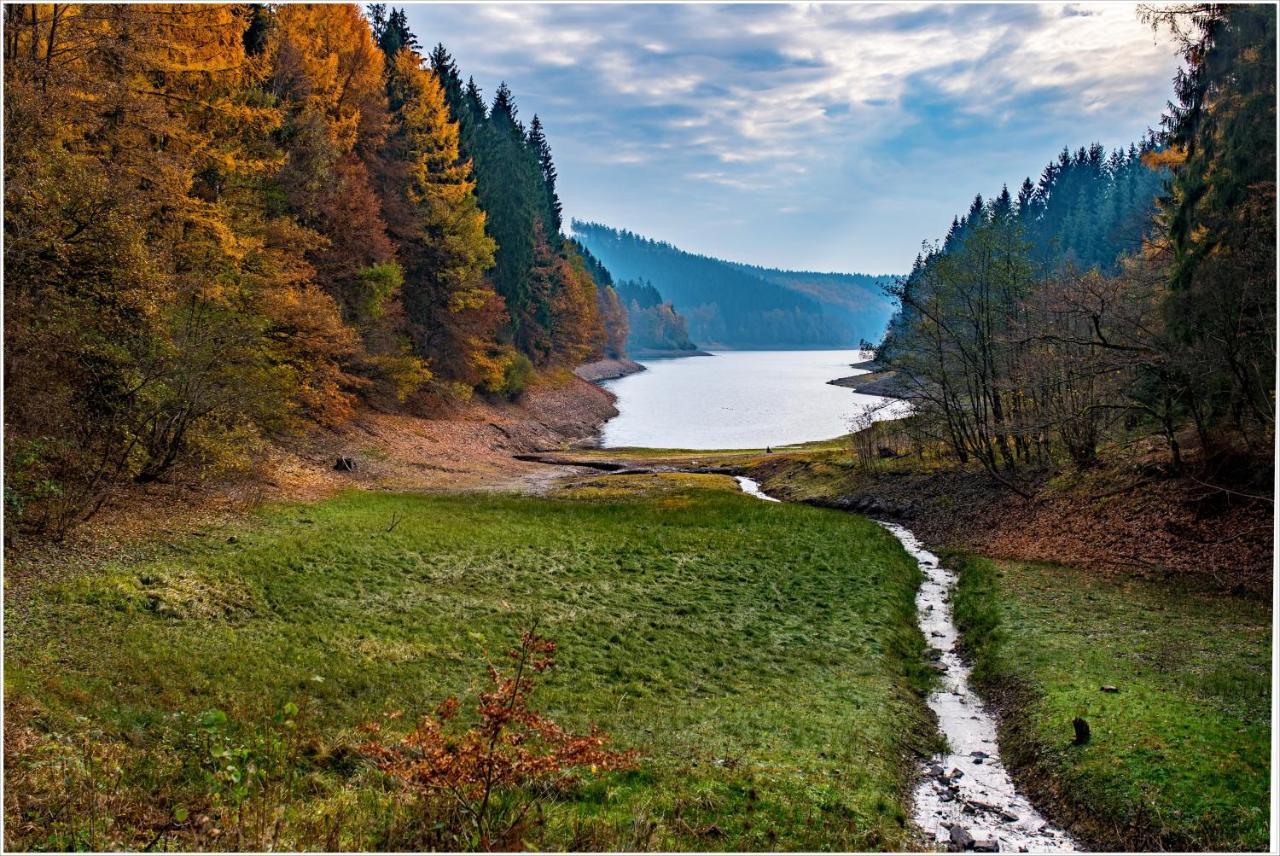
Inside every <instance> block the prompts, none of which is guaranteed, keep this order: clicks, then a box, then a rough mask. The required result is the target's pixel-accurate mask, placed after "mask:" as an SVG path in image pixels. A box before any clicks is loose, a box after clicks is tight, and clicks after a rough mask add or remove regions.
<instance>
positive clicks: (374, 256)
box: [4, 4, 628, 534]
mask: <svg viewBox="0 0 1280 856" xmlns="http://www.w3.org/2000/svg"><path fill="white" fill-rule="evenodd" d="M4 14H5V18H4V23H5V27H4V31H5V36H4V69H5V71H4V73H5V96H4V99H5V100H4V111H5V118H4V122H5V125H4V130H5V138H6V148H5V164H4V169H5V200H4V201H5V234H6V243H5V267H6V275H7V276H6V281H5V289H4V299H5V313H6V317H7V323H6V324H5V355H6V361H5V390H6V392H7V393H8V407H7V409H6V412H5V426H6V429H7V431H6V438H5V449H4V460H5V466H6V473H7V478H6V480H5V508H6V511H7V514H6V517H5V519H6V527H7V529H6V531H10V530H11V529H14V530H16V529H21V530H30V531H41V532H47V533H53V534H57V533H60V532H62V531H65V530H66V529H67V528H68V527H69V526H70V525H72V524H73V523H75V522H76V521H78V520H81V519H83V518H84V517H86V516H87V515H89V514H92V513H93V512H94V511H95V510H96V509H97V508H99V507H100V506H101V505H102V504H103V503H104V502H105V501H106V500H107V499H108V498H109V497H110V496H111V495H112V493H113V491H114V490H115V489H116V488H117V487H118V486H119V485H121V484H126V483H129V482H148V481H154V480H156V479H160V478H162V477H169V476H171V475H173V474H175V473H182V474H184V475H186V476H188V477H195V478H201V477H205V476H207V475H210V474H214V473H218V472H221V471H224V470H226V469H227V468H234V467H236V466H238V465H239V464H240V462H242V461H243V460H244V459H245V458H246V457H247V456H251V455H252V454H253V453H254V450H255V449H257V448H260V447H261V446H262V444H263V443H265V442H267V441H268V440H270V439H271V438H273V437H278V436H282V435H285V434H288V433H289V432H291V431H295V430H297V429H299V428H300V427H305V426H331V425H335V424H340V423H342V422H343V421H345V420H348V419H349V418H351V416H352V414H353V413H354V412H355V410H356V409H357V408H358V407H365V406H371V407H380V408H407V409H408V410H410V411H411V412H420V413H421V412H430V411H431V410H432V409H433V408H438V407H439V406H441V405H442V404H447V403H449V402H457V401H465V400H467V399H469V398H470V397H472V396H473V395H482V396H495V397H499V398H510V397H513V396H517V395H519V394H520V393H521V391H522V390H524V389H525V388H526V387H527V386H528V384H529V383H530V382H531V380H532V379H533V378H534V377H536V376H537V374H538V373H542V372H554V371H557V370H560V369H564V368H568V367H572V366H574V365H576V364H578V363H581V362H584V361H586V360H589V359H592V358H597V357H602V356H618V355H620V354H621V353H622V352H623V350H624V348H625V346H626V340H627V335H628V331H627V321H626V311H625V309H624V308H623V306H622V303H621V301H620V299H619V297H618V295H617V293H616V292H615V291H614V290H613V289H612V288H611V287H610V285H609V284H608V282H599V281H597V279H595V278H593V275H592V272H591V270H590V269H589V268H588V263H587V261H586V260H585V259H584V257H583V255H582V254H581V253H580V251H579V248H578V246H577V245H576V244H575V243H573V242H572V241H569V240H567V239H566V237H565V236H564V234H563V233H562V228H561V225H562V224H561V213H560V202H559V199H558V196H557V193H556V178H557V175H556V167H555V163H554V160H553V158H552V153H551V147H550V144H549V142H548V138H547V132H546V129H545V128H544V127H543V125H542V122H541V120H540V119H539V117H538V116H533V117H532V118H531V120H530V121H529V123H528V125H527V126H526V124H525V123H524V122H523V120H522V119H521V118H520V116H519V112H518V109H517V106H516V102H515V98H514V96H513V94H512V91H511V90H510V88H509V87H507V85H506V84H505V83H504V84H502V85H500V86H499V87H498V89H497V91H496V92H495V93H493V97H492V98H491V99H488V100H486V98H485V97H484V95H483V93H482V92H481V91H480V89H479V87H477V85H476V84H475V82H474V80H472V79H468V80H466V81H465V82H464V81H463V79H462V75H461V72H460V71H459V69H458V68H457V66H456V64H455V63H454V61H453V59H452V58H451V56H450V54H449V53H448V51H447V50H446V49H445V48H444V47H443V45H437V46H436V47H435V48H434V49H433V50H431V51H430V53H429V55H428V53H427V52H426V51H425V50H424V48H423V47H422V46H421V45H420V44H419V42H418V39H417V36H416V35H415V34H414V33H413V32H412V31H411V30H410V28H409V26H408V22H407V17H406V15H405V13H404V11H403V10H397V9H390V10H388V9H387V8H386V6H385V5H383V4H373V5H371V6H369V7H368V9H367V15H366V14H364V13H362V11H361V9H360V8H359V7H357V6H356V5H354V4H336V5H290V4H280V5H265V4H222V5H72V4H36V5H21V6H20V5H9V6H6V7H5V12H4ZM595 267H597V268H598V265H596V266H595Z"/></svg>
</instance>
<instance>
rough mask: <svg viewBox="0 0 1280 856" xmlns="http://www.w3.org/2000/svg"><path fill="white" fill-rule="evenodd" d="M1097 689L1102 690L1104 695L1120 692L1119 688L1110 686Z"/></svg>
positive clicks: (1106, 685)
mask: <svg viewBox="0 0 1280 856" xmlns="http://www.w3.org/2000/svg"><path fill="white" fill-rule="evenodd" d="M1098 689H1100V690H1102V691H1103V692H1104V693H1118V692H1120V688H1119V687H1113V686H1111V684H1103V685H1102V686H1100V687H1098Z"/></svg>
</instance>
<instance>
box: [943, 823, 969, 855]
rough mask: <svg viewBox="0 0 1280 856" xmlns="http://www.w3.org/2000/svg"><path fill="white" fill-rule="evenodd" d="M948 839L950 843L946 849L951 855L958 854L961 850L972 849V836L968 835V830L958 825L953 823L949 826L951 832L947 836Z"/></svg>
mask: <svg viewBox="0 0 1280 856" xmlns="http://www.w3.org/2000/svg"><path fill="white" fill-rule="evenodd" d="M948 838H949V839H950V842H951V843H950V846H949V847H948V848H947V849H948V850H951V851H952V852H953V853H958V852H960V851H961V850H972V849H973V836H972V835H970V834H969V830H967V829H965V828H964V827H963V826H961V825H960V824H958V823H953V824H952V825H951V832H950V834H949V835H948Z"/></svg>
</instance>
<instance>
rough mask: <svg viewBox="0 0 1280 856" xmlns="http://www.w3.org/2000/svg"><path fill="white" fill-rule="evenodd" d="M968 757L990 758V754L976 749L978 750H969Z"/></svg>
mask: <svg viewBox="0 0 1280 856" xmlns="http://www.w3.org/2000/svg"><path fill="white" fill-rule="evenodd" d="M969 757H971V758H990V757H991V756H990V755H988V754H987V753H986V752H983V751H982V750H981V749H978V750H975V751H973V752H970V753H969Z"/></svg>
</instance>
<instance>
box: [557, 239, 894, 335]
mask: <svg viewBox="0 0 1280 856" xmlns="http://www.w3.org/2000/svg"><path fill="white" fill-rule="evenodd" d="M572 229H573V232H574V234H575V235H576V236H577V238H578V240H579V241H581V242H582V243H583V244H584V245H585V246H586V247H587V248H589V249H590V250H591V252H592V253H594V254H595V255H596V256H597V257H598V258H599V259H600V260H601V262H603V264H604V265H605V266H606V267H607V268H608V269H609V270H610V272H612V274H613V276H614V277H615V279H618V280H646V281H647V282H649V283H652V284H653V285H654V286H655V287H656V288H657V289H658V290H659V291H660V292H662V295H663V297H665V298H666V299H667V300H670V301H671V302H672V304H674V306H675V308H676V309H677V310H678V311H679V312H680V314H681V315H683V316H684V317H685V318H686V319H688V324H689V335H690V337H692V338H693V340H694V341H696V342H697V343H698V344H699V345H700V346H702V347H717V346H719V347H729V348H794V347H799V348H810V347H850V346H853V345H856V344H857V343H858V341H859V339H860V338H863V337H865V338H868V339H872V340H876V339H878V338H879V336H880V334H881V333H882V332H883V330H884V325H885V323H886V321H887V320H888V318H889V315H890V313H891V312H892V305H891V304H890V302H889V301H888V300H887V299H883V298H881V299H878V300H872V299H871V297H870V294H869V291H870V290H869V289H868V293H867V294H866V295H863V294H862V293H860V292H859V291H858V289H857V288H856V287H854V286H855V282H856V278H854V279H851V280H850V281H849V282H848V286H850V287H848V288H846V283H845V281H844V280H841V279H840V276H841V275H838V274H836V275H824V274H807V273H796V272H791V271H779V270H768V269H763V268H749V267H747V266H744V265H738V264H736V263H734V262H727V261H723V260H721V259H716V258H712V257H710V256H703V255H697V254H695V253H688V252H685V251H683V250H681V249H679V248H677V247H674V246H672V245H671V244H668V243H664V242H660V241H654V240H652V239H649V238H645V237H643V236H641V235H637V234H635V233H633V232H629V231H627V230H625V229H622V230H619V229H613V228H611V227H609V226H605V225H602V224H600V223H585V222H581V221H578V220H575V221H573V223H572ZM828 276H829V277H831V279H830V280H829V281H828V280H824V279H823V278H824V277H828ZM863 300H865V301H866V307H867V308H866V311H865V312H861V311H858V310H857V309H856V308H855V307H857V306H858V305H859V304H860V302H861V301H863Z"/></svg>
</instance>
